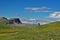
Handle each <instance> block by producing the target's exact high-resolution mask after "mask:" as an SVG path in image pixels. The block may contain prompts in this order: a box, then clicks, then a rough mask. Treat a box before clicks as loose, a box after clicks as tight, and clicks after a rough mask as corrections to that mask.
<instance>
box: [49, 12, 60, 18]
mask: <svg viewBox="0 0 60 40" xmlns="http://www.w3.org/2000/svg"><path fill="white" fill-rule="evenodd" d="M49 18H60V12H53V13H52V14H50V15H49Z"/></svg>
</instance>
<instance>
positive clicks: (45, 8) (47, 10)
mask: <svg viewBox="0 0 60 40" xmlns="http://www.w3.org/2000/svg"><path fill="white" fill-rule="evenodd" d="M24 9H25V10H26V11H30V12H51V8H48V7H45V6H43V7H40V8H31V7H27V8H24Z"/></svg>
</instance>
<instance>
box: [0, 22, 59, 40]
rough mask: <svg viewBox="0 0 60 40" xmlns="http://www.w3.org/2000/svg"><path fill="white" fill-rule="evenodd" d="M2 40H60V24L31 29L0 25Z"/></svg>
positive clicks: (0, 37) (32, 27) (0, 38)
mask: <svg viewBox="0 0 60 40" xmlns="http://www.w3.org/2000/svg"><path fill="white" fill-rule="evenodd" d="M0 40H60V22H54V23H50V24H46V25H41V26H31V27H16V26H8V25H5V24H3V23H0Z"/></svg>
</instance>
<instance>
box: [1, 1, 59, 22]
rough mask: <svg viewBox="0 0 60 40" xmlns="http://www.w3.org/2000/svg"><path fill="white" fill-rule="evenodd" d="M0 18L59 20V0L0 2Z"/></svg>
mask: <svg viewBox="0 0 60 40" xmlns="http://www.w3.org/2000/svg"><path fill="white" fill-rule="evenodd" d="M0 16H4V17H7V18H13V17H19V18H24V19H39V20H46V21H56V20H60V0H0Z"/></svg>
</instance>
